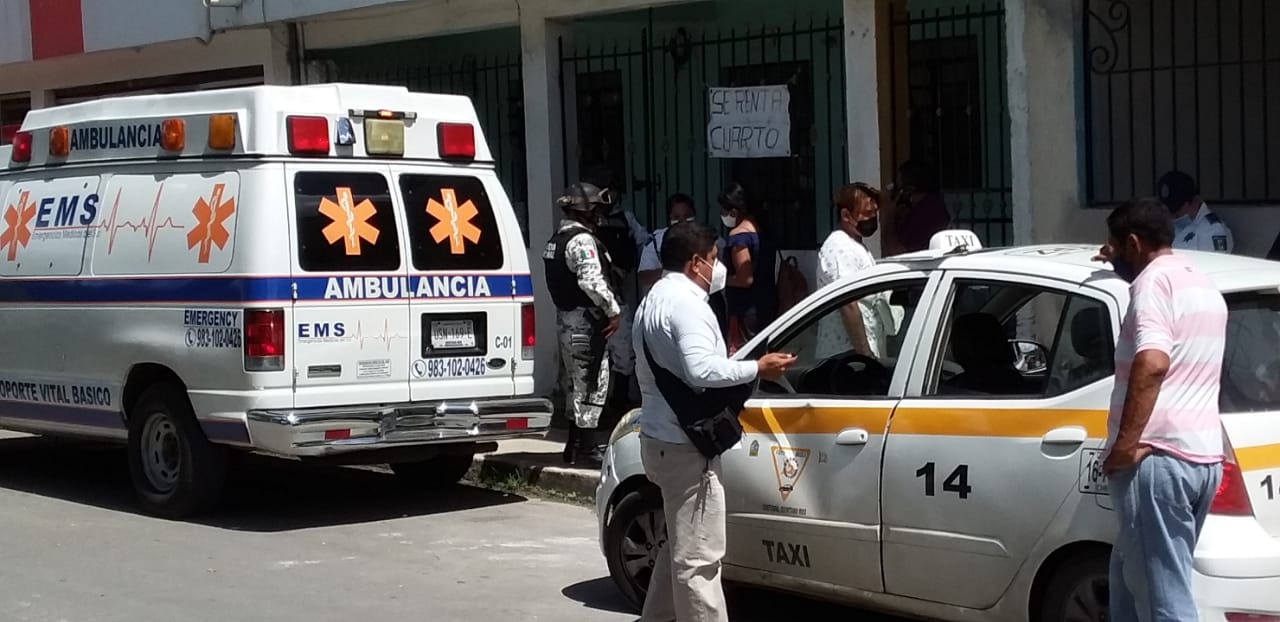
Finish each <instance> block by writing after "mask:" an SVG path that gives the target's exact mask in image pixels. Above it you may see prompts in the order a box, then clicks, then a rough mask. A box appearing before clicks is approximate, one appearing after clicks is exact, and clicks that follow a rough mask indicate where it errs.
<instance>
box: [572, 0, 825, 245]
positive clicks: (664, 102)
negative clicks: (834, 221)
mask: <svg viewBox="0 0 1280 622" xmlns="http://www.w3.org/2000/svg"><path fill="white" fill-rule="evenodd" d="M560 62H561V75H562V79H561V96H562V98H565V99H564V101H565V102H566V104H567V105H566V106H564V107H562V108H563V109H565V110H566V114H574V112H573V110H576V115H577V119H576V124H575V123H573V121H572V120H569V119H565V123H564V127H565V128H566V133H565V144H566V145H569V146H570V147H569V148H570V149H572V148H574V146H575V145H576V149H577V151H576V154H577V161H578V167H577V170H570V167H571V163H570V162H569V154H568V153H566V157H565V160H566V161H565V171H566V175H568V176H585V177H590V176H595V177H599V176H601V175H605V176H608V177H609V178H611V181H612V183H613V186H614V187H615V188H617V189H619V190H621V191H622V192H623V201H624V203H625V204H626V205H627V206H628V207H629V208H631V209H633V210H635V212H636V213H637V215H639V216H641V217H642V219H643V221H647V224H648V225H649V226H650V227H651V228H652V227H656V226H662V225H661V221H662V220H663V219H665V214H664V206H665V201H666V198H667V196H668V195H670V194H673V193H676V192H683V193H686V194H689V195H691V196H692V197H693V198H694V199H695V201H696V203H697V204H698V212H699V214H700V216H701V217H702V218H703V219H704V220H705V221H706V222H708V223H711V224H717V223H718V209H719V208H718V206H717V205H716V203H715V197H716V196H718V194H719V193H720V191H721V190H722V189H723V188H724V186H725V185H726V184H727V183H728V182H730V181H738V182H740V183H742V184H743V185H744V186H745V187H746V188H747V189H748V191H749V193H750V194H751V195H752V196H753V197H754V198H755V201H756V202H757V203H758V204H760V205H761V207H762V210H761V211H762V221H763V224H764V227H763V228H764V229H765V231H764V233H766V234H767V235H770V236H771V237H772V238H773V240H774V243H776V244H780V245H782V247H784V248H801V249H812V248H816V247H817V234H818V232H819V231H827V230H830V224H831V211H832V210H831V209H830V205H831V197H832V193H833V192H834V190H835V188H836V187H837V186H839V185H840V184H842V183H844V181H845V177H846V171H847V170H848V148H847V141H848V138H847V136H848V133H847V131H846V126H845V117H846V115H845V97H846V88H845V74H844V39H843V36H842V27H841V22H840V20H839V19H833V18H826V19H825V20H823V21H812V22H808V23H799V22H793V23H792V24H790V25H788V26H776V25H774V26H761V27H758V28H750V29H745V30H744V29H738V28H729V29H725V30H712V31H696V32H690V31H689V30H688V29H686V28H683V27H680V28H675V29H674V30H672V31H671V32H666V33H661V34H658V33H655V32H654V29H653V22H652V13H650V21H649V27H647V28H644V29H643V30H641V31H640V33H639V36H638V37H634V38H632V39H630V40H614V41H610V42H609V43H607V44H596V45H590V44H588V45H582V46H579V47H573V46H570V45H568V44H566V43H565V42H564V41H561V44H560ZM565 76H568V77H567V78H566V77H565ZM765 84H787V85H788V86H789V87H790V88H789V90H790V93H791V113H790V114H791V154H792V155H791V156H790V157H788V158H758V159H755V158H753V159H714V158H711V157H709V155H708V154H709V151H708V147H707V137H706V127H707V121H708V115H709V112H708V99H707V97H708V89H709V88H710V87H716V86H747V85H765ZM570 102H571V103H572V104H573V105H568V104H569V103H570ZM575 130H576V140H575V136H573V135H572V134H571V132H574V131H575ZM569 181H570V180H569V179H566V180H565V182H566V183H569Z"/></svg>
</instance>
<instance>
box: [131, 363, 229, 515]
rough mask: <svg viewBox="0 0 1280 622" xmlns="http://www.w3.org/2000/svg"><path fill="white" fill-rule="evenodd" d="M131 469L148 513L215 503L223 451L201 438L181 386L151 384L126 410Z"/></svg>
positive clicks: (182, 511) (190, 510) (183, 511)
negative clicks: (128, 409) (130, 407)
mask: <svg viewBox="0 0 1280 622" xmlns="http://www.w3.org/2000/svg"><path fill="white" fill-rule="evenodd" d="M129 474H130V476H131V477H132V479H133V488H134V490H135V492H136V493H137V495H138V500H139V502H140V503H141V504H142V508H143V510H144V511H146V512H147V513H149V514H153V515H156V516H160V517H163V518H184V517H187V516H191V515H193V514H196V513H199V512H201V511H203V510H206V509H208V508H210V507H212V506H213V504H214V503H216V502H217V500H218V497H219V495H220V494H221V492H222V485H223V482H224V481H225V480H226V475H227V454H226V450H225V449H224V448H222V447H218V446H217V445H214V444H212V443H210V442H209V440H208V439H206V438H205V436H204V432H203V431H202V430H201V429H200V424H198V423H197V422H196V416H195V413H194V412H193V411H192V409H191V402H190V401H188V399H187V395H186V393H185V392H184V391H183V390H182V389H180V388H178V387H176V386H173V385H168V384H161V385H156V386H153V387H150V388H148V389H147V390H146V391H144V392H143V393H142V395H141V396H140V397H139V398H138V401H137V403H136V404H134V406H133V408H132V409H130V412H129Z"/></svg>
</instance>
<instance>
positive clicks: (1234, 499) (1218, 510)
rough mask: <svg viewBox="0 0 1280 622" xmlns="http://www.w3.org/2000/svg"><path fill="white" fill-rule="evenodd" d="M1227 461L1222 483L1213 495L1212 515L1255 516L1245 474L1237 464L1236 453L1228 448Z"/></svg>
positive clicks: (1223, 466)
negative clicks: (1245, 481)
mask: <svg viewBox="0 0 1280 622" xmlns="http://www.w3.org/2000/svg"><path fill="white" fill-rule="evenodd" d="M1226 453H1227V459H1226V460H1223V462H1222V482H1221V483H1220V484H1218V491H1217V492H1216V493H1215V494H1214V495H1213V503H1212V504H1211V505H1210V506H1209V513H1210V514H1217V515H1219V516H1253V503H1252V502H1250V501H1249V489H1248V488H1246V487H1245V483H1244V473H1242V472H1241V471H1240V465H1239V463H1237V462H1236V456H1235V452H1234V451H1232V450H1231V447H1230V446H1228V447H1227V451H1226Z"/></svg>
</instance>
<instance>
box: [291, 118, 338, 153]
mask: <svg viewBox="0 0 1280 622" xmlns="http://www.w3.org/2000/svg"><path fill="white" fill-rule="evenodd" d="M285 129H286V131H287V133H288V135H289V153H292V154H294V155H329V120H328V119H326V118H324V117H300V116H290V117H288V118H286V119H285Z"/></svg>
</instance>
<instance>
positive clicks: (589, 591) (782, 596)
mask: <svg viewBox="0 0 1280 622" xmlns="http://www.w3.org/2000/svg"><path fill="white" fill-rule="evenodd" d="M561 594H563V595H564V596H565V598H568V599H569V600H573V601H576V602H579V603H582V606H584V607H586V608H589V609H595V610H598V611H606V612H609V613H629V614H634V615H635V616H636V617H637V618H638V617H639V616H640V611H639V610H637V609H633V608H632V607H631V604H630V603H628V602H627V599H626V598H624V597H623V596H622V592H619V591H618V588H617V586H616V585H614V583H613V579H610V578H609V577H602V578H599V579H594V580H591V581H584V582H582V583H575V584H573V585H570V586H569V587H566V588H564V589H563V590H561ZM725 597H726V598H727V599H728V601H729V620H731V622H775V621H776V620H783V619H792V618H796V617H800V618H807V619H812V620H863V621H865V622H898V621H901V620H904V619H903V618H897V617H894V616H890V615H885V614H881V613H876V612H870V611H864V610H861V609H854V608H851V607H844V606H841V605H837V604H833V603H827V602H822V601H819V600H813V599H811V598H805V597H803V596H797V595H794V594H788V593H784V592H775V591H772V590H766V589H762V588H755V587H749V586H745V585H739V584H727V585H725Z"/></svg>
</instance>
